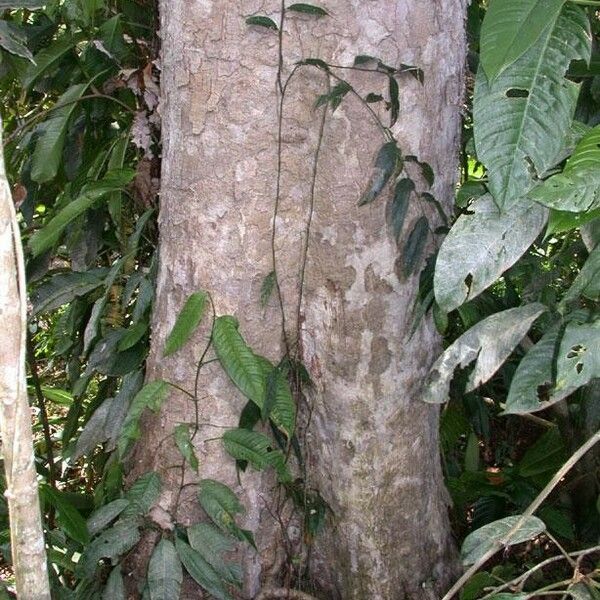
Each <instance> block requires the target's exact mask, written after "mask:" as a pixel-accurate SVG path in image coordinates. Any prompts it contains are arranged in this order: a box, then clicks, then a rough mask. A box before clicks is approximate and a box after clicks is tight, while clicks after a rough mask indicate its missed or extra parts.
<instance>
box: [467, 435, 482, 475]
mask: <svg viewBox="0 0 600 600" xmlns="http://www.w3.org/2000/svg"><path fill="white" fill-rule="evenodd" d="M465 471H468V472H470V473H476V472H477V471H479V438H478V437H477V435H476V434H475V432H473V431H471V433H470V434H469V438H468V439H467V448H466V450H465Z"/></svg>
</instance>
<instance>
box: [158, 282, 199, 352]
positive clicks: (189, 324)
mask: <svg viewBox="0 0 600 600" xmlns="http://www.w3.org/2000/svg"><path fill="white" fill-rule="evenodd" d="M206 298H207V296H206V292H194V293H193V294H190V296H189V297H188V299H187V300H186V301H185V304H184V305H183V308H182V309H181V312H180V313H179V315H178V316H177V320H176V321H175V325H173V329H171V333H169V336H168V337H167V341H166V343H165V351H164V352H163V356H170V355H171V354H174V353H175V352H177V350H179V349H180V348H181V347H182V346H183V345H184V344H185V343H186V342H187V341H188V340H189V339H190V337H191V336H192V334H193V333H194V331H195V330H196V327H198V325H199V323H200V321H201V320H202V317H203V316H204V309H205V308H206Z"/></svg>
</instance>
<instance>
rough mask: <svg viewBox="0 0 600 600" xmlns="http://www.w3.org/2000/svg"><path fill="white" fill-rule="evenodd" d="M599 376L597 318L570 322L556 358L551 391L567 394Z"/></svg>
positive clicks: (599, 325) (598, 326)
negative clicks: (554, 380)
mask: <svg viewBox="0 0 600 600" xmlns="http://www.w3.org/2000/svg"><path fill="white" fill-rule="evenodd" d="M596 377H600V320H597V321H593V322H592V323H577V322H571V323H569V324H568V325H567V327H566V329H565V333H564V335H563V337H562V340H561V343H560V348H559V350H558V356H557V358H556V385H555V387H554V390H553V394H554V393H561V394H568V393H571V392H573V391H574V390H576V389H577V388H579V387H581V386H583V385H585V384H587V383H589V382H590V381H591V380H592V379H594V378H596Z"/></svg>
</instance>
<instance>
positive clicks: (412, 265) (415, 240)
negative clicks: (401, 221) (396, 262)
mask: <svg viewBox="0 0 600 600" xmlns="http://www.w3.org/2000/svg"><path fill="white" fill-rule="evenodd" d="M428 237H429V222H428V221H427V217H426V216H422V217H419V218H418V219H417V222H416V223H415V225H414V227H413V228H412V231H411V232H410V233H409V235H408V239H407V240H406V244H404V248H403V250H402V269H403V271H404V275H405V276H406V277H409V276H410V275H412V274H413V273H414V272H415V271H416V270H417V267H418V265H419V262H420V261H421V257H422V256H423V250H424V249H425V244H426V243H427V238H428Z"/></svg>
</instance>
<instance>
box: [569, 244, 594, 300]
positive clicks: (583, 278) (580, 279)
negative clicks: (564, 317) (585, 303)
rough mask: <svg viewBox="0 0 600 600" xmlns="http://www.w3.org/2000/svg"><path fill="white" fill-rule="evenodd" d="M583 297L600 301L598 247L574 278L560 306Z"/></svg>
mask: <svg viewBox="0 0 600 600" xmlns="http://www.w3.org/2000/svg"><path fill="white" fill-rule="evenodd" d="M579 296H585V297H586V298H588V299H589V300H593V301H598V300H600V246H596V247H595V248H594V249H593V250H592V251H591V252H590V255H589V256H588V257H587V260H586V261H585V263H583V267H581V270H580V271H579V273H578V274H577V277H575V280H574V281H573V283H572V284H571V287H570V288H569V289H568V291H567V293H566V294H565V296H564V298H563V299H562V301H561V303H560V306H561V307H564V306H566V304H567V303H568V302H571V301H573V300H577V299H578V298H579Z"/></svg>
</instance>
